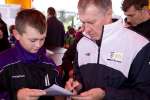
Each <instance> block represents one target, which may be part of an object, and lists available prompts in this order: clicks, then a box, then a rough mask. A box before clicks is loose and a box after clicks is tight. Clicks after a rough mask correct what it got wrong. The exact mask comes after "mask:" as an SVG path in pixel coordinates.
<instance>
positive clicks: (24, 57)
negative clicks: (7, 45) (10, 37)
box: [15, 41, 46, 63]
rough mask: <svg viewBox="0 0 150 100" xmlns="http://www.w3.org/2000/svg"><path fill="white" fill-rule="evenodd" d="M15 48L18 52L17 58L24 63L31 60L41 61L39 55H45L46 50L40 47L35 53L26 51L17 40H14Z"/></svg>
mask: <svg viewBox="0 0 150 100" xmlns="http://www.w3.org/2000/svg"><path fill="white" fill-rule="evenodd" d="M15 47H16V50H17V54H18V58H19V60H21V61H23V62H25V63H32V62H37V63H40V62H41V57H42V56H44V55H45V53H46V51H45V49H44V48H41V49H40V50H39V51H38V52H37V53H30V52H28V51H26V50H25V49H24V48H23V47H22V46H21V45H20V43H19V42H18V41H17V42H16V45H15Z"/></svg>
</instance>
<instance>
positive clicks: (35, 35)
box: [16, 25, 46, 53]
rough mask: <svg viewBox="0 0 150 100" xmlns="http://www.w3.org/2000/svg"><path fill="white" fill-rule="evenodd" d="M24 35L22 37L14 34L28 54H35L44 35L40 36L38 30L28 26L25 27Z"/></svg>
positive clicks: (40, 45)
mask: <svg viewBox="0 0 150 100" xmlns="http://www.w3.org/2000/svg"><path fill="white" fill-rule="evenodd" d="M25 30H26V31H25V33H23V34H22V35H20V34H18V33H17V34H16V38H17V40H19V42H20V44H21V46H22V47H23V48H24V49H25V50H27V51H28V52H30V53H37V52H38V50H39V49H40V48H41V47H42V46H43V44H44V41H45V37H46V33H43V34H40V32H39V31H38V30H36V29H35V28H33V27H30V26H29V25H27V26H26V29H25Z"/></svg>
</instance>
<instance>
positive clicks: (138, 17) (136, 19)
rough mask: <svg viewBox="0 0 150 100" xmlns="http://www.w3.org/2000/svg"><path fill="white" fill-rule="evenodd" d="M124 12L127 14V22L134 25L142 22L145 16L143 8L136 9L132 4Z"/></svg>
mask: <svg viewBox="0 0 150 100" xmlns="http://www.w3.org/2000/svg"><path fill="white" fill-rule="evenodd" d="M124 14H125V15H126V16H127V22H129V23H131V25H132V26H136V25H138V24H140V23H141V21H142V18H143V14H142V10H136V9H135V7H134V6H131V7H130V8H129V9H128V10H127V11H126V12H124Z"/></svg>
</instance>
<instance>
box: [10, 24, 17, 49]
mask: <svg viewBox="0 0 150 100" xmlns="http://www.w3.org/2000/svg"><path fill="white" fill-rule="evenodd" d="M15 30H16V28H15V25H11V26H10V27H9V33H10V36H9V43H10V44H11V46H12V47H13V46H14V45H15V43H16V38H15V36H14V34H15Z"/></svg>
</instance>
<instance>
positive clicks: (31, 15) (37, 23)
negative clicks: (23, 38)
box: [15, 9, 47, 34]
mask: <svg viewBox="0 0 150 100" xmlns="http://www.w3.org/2000/svg"><path fill="white" fill-rule="evenodd" d="M27 25H29V26H31V27H33V28H35V29H37V30H38V31H39V32H40V34H44V33H45V31H46V29H47V24H46V18H45V16H44V15H43V14H42V13H41V12H40V11H38V10H35V9H25V10H22V11H20V12H18V14H17V16H16V19H15V27H16V30H17V31H18V32H19V34H23V33H25V31H26V30H25V29H26V26H27Z"/></svg>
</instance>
